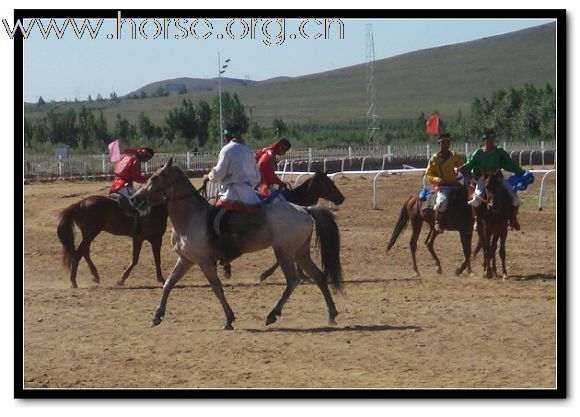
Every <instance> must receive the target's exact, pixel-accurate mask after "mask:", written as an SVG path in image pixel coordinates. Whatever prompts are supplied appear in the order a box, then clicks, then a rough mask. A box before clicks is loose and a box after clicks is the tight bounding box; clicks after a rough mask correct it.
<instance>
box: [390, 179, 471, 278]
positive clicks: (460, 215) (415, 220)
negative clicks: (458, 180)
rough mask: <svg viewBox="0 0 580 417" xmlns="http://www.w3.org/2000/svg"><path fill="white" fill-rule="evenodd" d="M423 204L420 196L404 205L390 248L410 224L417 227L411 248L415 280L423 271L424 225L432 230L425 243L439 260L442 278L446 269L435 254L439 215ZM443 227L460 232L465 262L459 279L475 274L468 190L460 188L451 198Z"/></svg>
mask: <svg viewBox="0 0 580 417" xmlns="http://www.w3.org/2000/svg"><path fill="white" fill-rule="evenodd" d="M422 207H423V202H422V201H421V200H419V196H418V194H414V195H412V196H410V197H409V198H408V199H407V201H405V203H404V204H403V207H402V208H401V214H400V215H399V220H398V221H397V224H396V225H395V229H394V230H393V234H392V235H391V239H390V240H389V243H388V245H387V252H388V251H389V250H390V249H391V248H392V247H393V245H394V244H395V242H396V241H397V238H398V237H399V235H400V234H401V233H402V232H403V230H405V227H406V226H407V223H408V222H409V220H410V221H411V226H412V227H413V234H412V235H411V242H410V243H409V247H410V249H411V259H412V260H413V271H415V276H416V277H418V276H421V273H420V272H419V269H418V268H417V259H416V255H415V254H416V252H417V240H418V239H419V235H420V234H421V229H422V227H423V222H425V223H427V224H428V225H429V226H430V230H429V234H428V235H427V239H426V240H425V244H426V245H427V249H429V253H430V254H431V256H432V257H433V259H434V260H435V264H436V265H437V269H436V271H437V273H438V274H442V273H443V269H442V268H441V262H440V261H439V258H438V257H437V254H436V253H435V249H434V244H435V239H436V238H437V236H438V235H439V233H438V232H436V231H435V229H434V226H435V212H434V210H433V209H425V210H423V209H422ZM441 225H442V227H443V229H444V230H455V231H458V232H459V237H460V239H461V245H462V246H463V256H464V257H465V260H464V261H463V263H462V264H461V265H460V266H459V268H457V269H456V270H455V275H460V274H461V273H462V272H463V271H464V270H465V269H466V268H467V272H468V273H471V263H470V257H471V236H472V234H473V213H472V209H471V207H470V206H469V205H468V204H467V189H466V188H465V187H461V186H458V187H456V188H455V189H454V190H453V192H452V193H451V194H450V195H449V204H448V207H447V211H445V213H444V215H443V217H442V219H441Z"/></svg>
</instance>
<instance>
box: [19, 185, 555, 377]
mask: <svg viewBox="0 0 580 417" xmlns="http://www.w3.org/2000/svg"><path fill="white" fill-rule="evenodd" d="M538 179H540V178H538ZM380 181H381V187H380V194H379V206H380V207H381V210H373V209H372V208H371V206H372V177H371V178H366V179H361V178H351V179H344V178H339V179H337V180H336V183H337V185H338V186H339V188H340V189H341V190H342V191H343V192H344V194H345V196H346V201H345V203H344V204H343V205H342V206H341V207H340V209H339V210H338V211H337V212H336V215H337V220H338V222H339V226H340V230H341V238H342V254H341V256H342V264H343V269H344V275H345V280H346V285H345V289H346V294H345V295H344V296H341V295H335V296H334V298H335V302H336V305H337V308H338V310H339V312H340V315H339V316H338V318H337V321H338V326H337V327H327V325H326V318H327V314H326V307H325V304H324V301H323V299H322V295H321V294H320V292H319V291H318V289H317V288H316V287H315V286H314V285H301V286H300V287H298V288H297V290H296V291H295V292H294V294H293V295H292V298H291V299H290V301H289V302H288V303H287V305H286V307H285V309H284V314H283V316H282V317H281V318H280V319H279V320H278V322H276V323H275V324H273V325H272V326H269V327H265V326H264V320H265V317H266V315H267V313H268V312H269V310H270V308H271V307H272V306H273V304H274V302H275V301H276V300H277V298H278V297H279V296H280V294H281V293H282V291H283V289H284V286H283V283H284V279H283V277H282V275H281V273H280V272H277V273H276V274H275V275H274V276H273V277H272V278H271V279H270V281H268V282H267V283H266V284H258V278H257V277H258V275H259V273H260V272H261V271H262V270H264V269H265V268H267V267H268V266H270V265H271V263H272V260H273V255H272V253H271V252H270V251H263V252H259V253H256V254H249V255H246V256H245V257H243V258H241V259H239V260H237V261H235V262H234V263H233V274H234V275H233V277H232V279H230V280H222V282H223V283H224V286H225V293H226V297H227V299H228V301H229V303H230V305H231V306H232V308H233V310H234V312H235V313H236V317H237V319H236V321H235V323H234V327H235V331H233V332H226V331H222V330H220V328H221V325H222V322H223V312H222V310H221V307H220V305H219V302H218V301H217V299H216V298H215V296H214V295H213V293H212V291H211V289H210V288H209V286H208V285H207V281H206V280H205V278H204V277H203V276H202V274H201V271H200V270H199V269H198V268H195V269H193V270H192V272H190V273H189V274H188V275H187V276H186V277H185V278H184V279H183V280H182V281H181V282H180V284H181V285H180V287H179V288H177V289H175V290H174V291H173V292H172V294H171V297H170V299H169V304H168V310H167V315H166V317H165V320H164V322H163V323H162V324H161V325H160V326H158V327H156V328H153V329H151V328H150V327H149V320H150V318H151V315H152V313H153V311H154V308H155V307H156V305H157V303H158V301H159V297H160V295H161V287H160V285H159V284H157V283H156V281H155V273H154V267H153V257H152V255H151V251H150V248H149V245H148V244H145V245H144V247H143V251H142V254H141V260H140V263H139V265H138V266H137V267H136V268H135V269H134V271H133V274H132V275H131V277H129V279H128V281H127V284H126V288H122V289H117V288H115V286H114V285H115V282H116V280H117V279H118V278H119V277H120V275H121V273H122V272H123V270H124V268H125V267H126V266H127V265H128V264H129V254H130V251H131V241H130V239H129V238H122V237H121V238H120V237H114V236H111V235H108V234H102V235H100V236H99V237H98V238H97V239H96V241H95V242H94V243H93V245H92V246H91V257H92V258H93V261H94V262H95V264H96V266H97V268H98V269H99V273H100V275H101V284H100V286H99V287H95V286H94V284H93V283H92V281H91V279H90V273H89V270H88V267H87V265H86V263H85V262H84V261H81V264H80V267H79V277H78V282H79V287H80V288H79V289H76V290H72V289H70V288H69V284H70V283H69V281H68V274H67V272H66V271H65V270H64V268H63V267H62V266H61V265H60V253H61V247H60V243H59V242H58V239H57V236H56V216H57V213H58V212H59V210H61V209H62V208H64V207H66V206H68V205H69V204H72V203H73V202H75V201H77V200H78V199H80V198H82V197H85V196H88V195H90V194H104V193H106V191H105V190H104V187H106V186H107V184H105V183H85V184H69V183H56V184H38V185H26V186H25V187H24V193H25V206H24V211H25V212H24V239H25V240H24V246H25V247H24V260H25V263H24V274H25V276H24V301H23V302H24V379H25V381H24V385H25V387H51V388H64V387H75V388H77V387H154V388H161V387H180V388H182V387H236V388H244V387H377V388H390V387H405V388H407V387H421V388H424V387H435V388H437V387H469V388H471V387H475V388H480V387H545V388H552V387H555V385H556V298H555V296H556V291H555V289H556V280H555V271H556V226H555V218H556V207H555V193H554V188H555V180H554V179H553V177H552V178H551V179H549V180H548V181H547V183H548V188H547V193H546V196H547V198H546V200H545V209H544V211H543V212H538V211H537V195H538V190H539V181H536V183H535V184H534V185H533V186H531V187H530V188H529V189H528V191H526V192H524V193H522V196H523V197H524V199H525V200H526V202H525V205H524V207H523V208H522V210H521V211H520V213H521V214H520V222H521V223H522V231H521V232H511V233H510V235H509V236H508V242H507V254H508V259H507V260H508V272H509V273H510V275H512V279H510V280H508V281H504V282H502V281H501V280H497V279H494V280H486V279H483V278H481V265H480V263H481V258H480V256H481V255H480V256H479V257H478V258H477V259H476V261H475V262H474V263H473V268H474V272H475V275H474V276H471V277H470V276H466V275H464V276H461V277H459V278H457V277H455V276H453V273H452V271H453V270H454V269H455V267H456V266H458V265H459V263H460V262H461V249H460V243H459V238H458V235H457V234H456V233H452V232H446V233H444V234H443V235H442V236H440V237H439V238H438V240H437V244H436V249H438V253H439V254H440V255H441V258H442V264H443V269H444V274H443V275H442V276H439V275H437V274H436V273H435V267H434V264H433V261H432V260H431V258H430V256H429V254H428V252H427V250H426V248H425V247H424V245H423V244H422V240H421V241H420V247H419V251H418V260H419V268H420V269H421V272H422V273H423V277H422V278H412V269H411V260H410V256H409V250H408V242H409V237H410V232H409V230H407V231H406V232H405V233H404V234H403V235H402V236H401V238H399V241H398V242H397V244H396V245H395V247H394V248H393V249H392V250H391V252H390V253H388V254H387V253H386V252H385V246H386V240H387V238H388V237H389V236H390V233H391V232H392V229H393V227H394V224H395V221H396V219H397V217H398V214H399V209H400V207H401V205H402V203H403V201H404V199H405V198H406V197H407V196H408V195H409V194H410V193H411V192H413V191H414V190H416V189H417V187H418V186H419V184H420V179H419V177H418V176H416V175H412V174H411V175H406V176H390V177H388V178H383V179H381V180H380ZM170 229H171V227H170V226H169V229H168V233H167V234H166V235H165V240H164V245H163V250H162V268H163V271H164V274H165V275H166V276H167V275H168V274H169V272H170V271H171V268H172V267H173V264H174V263H175V260H176V255H175V253H174V252H173V249H172V248H171V245H170V243H169V240H170ZM425 234H426V229H424V232H423V236H424V235H425ZM77 243H78V233H77ZM474 243H475V242H474Z"/></svg>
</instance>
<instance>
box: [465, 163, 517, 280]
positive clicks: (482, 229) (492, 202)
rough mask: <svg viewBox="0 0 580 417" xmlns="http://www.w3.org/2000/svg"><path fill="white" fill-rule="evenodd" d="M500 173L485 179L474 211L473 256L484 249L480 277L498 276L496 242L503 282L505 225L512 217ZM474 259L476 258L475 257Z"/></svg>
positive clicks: (509, 202) (510, 203) (507, 194)
mask: <svg viewBox="0 0 580 417" xmlns="http://www.w3.org/2000/svg"><path fill="white" fill-rule="evenodd" d="M501 178H502V176H501V173H500V172H497V173H494V174H492V175H487V176H485V177H484V183H485V195H486V196H487V197H486V199H484V204H481V205H480V206H479V207H478V208H477V233H478V235H479V243H478V247H477V248H476V250H475V253H477V252H478V251H479V248H480V246H481V247H483V276H484V277H487V278H492V277H493V276H496V277H497V276H498V274H497V267H496V262H495V254H496V250H497V241H498V240H499V241H500V247H499V256H500V258H501V265H502V278H503V279H507V278H508V273H507V270H506V267H505V255H506V252H505V242H506V239H507V234H508V224H509V220H510V218H511V216H512V210H513V204H512V197H511V195H510V194H509V193H508V191H507V190H506V189H505V188H504V186H503V184H502V183H501ZM474 256H475V255H474Z"/></svg>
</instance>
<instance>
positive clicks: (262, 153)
mask: <svg viewBox="0 0 580 417" xmlns="http://www.w3.org/2000/svg"><path fill="white" fill-rule="evenodd" d="M291 146H292V145H291V144H290V141H288V139H280V140H279V141H278V142H276V143H274V144H272V145H270V146H268V147H267V148H264V149H261V150H259V151H258V152H256V162H257V164H258V170H259V171H260V176H261V177H262V182H261V183H260V184H259V185H258V191H259V193H260V194H261V195H262V196H267V195H268V194H269V192H270V187H271V186H272V185H277V186H278V187H285V186H286V184H284V182H282V180H280V178H278V176H277V175H276V173H275V172H274V171H275V170H276V156H278V155H280V156H283V155H285V154H286V152H288V150H289V149H290V147H291Z"/></svg>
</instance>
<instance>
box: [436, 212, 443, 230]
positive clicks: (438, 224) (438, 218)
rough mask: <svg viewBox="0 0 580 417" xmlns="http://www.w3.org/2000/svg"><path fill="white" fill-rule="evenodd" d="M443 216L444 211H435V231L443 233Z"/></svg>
mask: <svg viewBox="0 0 580 417" xmlns="http://www.w3.org/2000/svg"><path fill="white" fill-rule="evenodd" d="M442 217H443V212H441V211H439V210H437V211H435V231H436V232H439V233H442V232H443V228H442V227H441V218H442Z"/></svg>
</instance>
